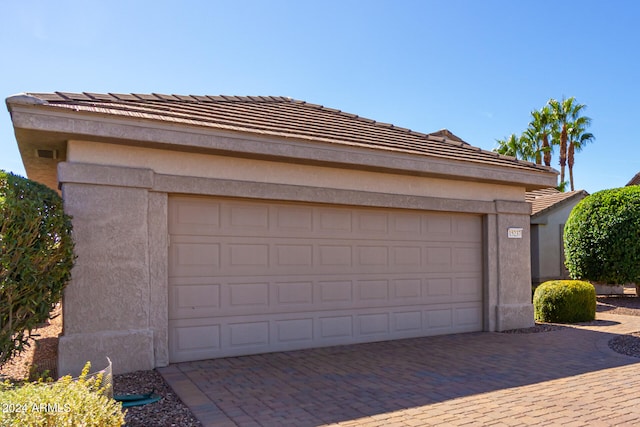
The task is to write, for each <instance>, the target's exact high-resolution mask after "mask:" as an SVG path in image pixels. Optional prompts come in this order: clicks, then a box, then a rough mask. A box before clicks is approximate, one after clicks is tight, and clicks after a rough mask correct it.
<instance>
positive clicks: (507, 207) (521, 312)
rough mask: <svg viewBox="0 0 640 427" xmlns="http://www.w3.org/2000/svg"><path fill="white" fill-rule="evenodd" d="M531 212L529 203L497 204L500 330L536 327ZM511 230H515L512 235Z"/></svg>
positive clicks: (496, 234) (498, 318)
mask: <svg viewBox="0 0 640 427" xmlns="http://www.w3.org/2000/svg"><path fill="white" fill-rule="evenodd" d="M530 209H531V208H530V206H529V204H527V203H526V202H509V201H500V200H498V201H496V213H497V215H496V220H495V240H494V241H495V245H496V253H495V258H496V259H495V268H496V269H497V277H496V279H497V288H496V292H495V294H496V295H495V299H496V324H495V330H497V331H504V330H508V329H516V328H527V327H530V326H533V324H534V318H533V304H532V303H531V264H530V262H531V257H530V253H531V248H530V234H529V220H530V218H529V216H530ZM509 229H512V235H511V236H510V235H509ZM519 230H521V233H520V232H519Z"/></svg>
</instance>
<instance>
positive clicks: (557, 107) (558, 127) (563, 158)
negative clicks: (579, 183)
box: [547, 97, 593, 188]
mask: <svg viewBox="0 0 640 427" xmlns="http://www.w3.org/2000/svg"><path fill="white" fill-rule="evenodd" d="M547 105H548V106H549V109H550V111H551V117H552V126H553V143H554V144H555V145H558V146H559V147H560V182H561V183H563V182H564V171H565V166H566V165H567V155H568V146H567V144H568V142H569V128H571V127H572V126H573V125H574V124H575V123H576V122H577V121H578V119H582V118H583V117H581V115H580V114H581V113H582V111H583V110H584V109H585V108H586V107H587V106H586V105H584V104H578V103H577V102H576V99H575V98H574V97H570V98H566V99H565V98H562V101H560V102H558V101H557V100H555V99H550V100H549V102H548V103H547ZM584 119H587V120H586V126H588V125H589V124H590V122H591V119H589V118H588V117H585V118H584ZM583 131H584V129H583ZM592 139H593V135H592ZM574 144H575V141H574ZM573 151H575V146H574V148H572V151H571V157H572V158H573ZM572 162H573V160H572ZM571 168H573V165H572V166H571ZM572 188H573V185H572Z"/></svg>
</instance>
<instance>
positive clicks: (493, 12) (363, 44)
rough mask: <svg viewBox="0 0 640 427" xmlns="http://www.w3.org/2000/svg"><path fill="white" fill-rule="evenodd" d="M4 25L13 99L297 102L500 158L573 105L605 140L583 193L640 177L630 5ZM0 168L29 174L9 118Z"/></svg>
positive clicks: (235, 6)
mask: <svg viewBox="0 0 640 427" xmlns="http://www.w3.org/2000/svg"><path fill="white" fill-rule="evenodd" d="M0 16H2V18H3V19H2V25H0V43H1V44H0V48H1V50H2V61H1V65H2V67H1V68H0V69H1V71H0V73H1V74H0V95H1V96H2V97H3V98H6V97H8V96H10V95H13V94H16V93H20V92H54V91H69V92H82V91H86V92H125V93H128V92H136V93H152V92H155V93H176V94H195V95H205V94H206V95H218V94H224V95H280V96H290V97H292V98H296V99H301V100H304V101H307V102H311V103H316V104H322V105H325V106H328V107H332V108H337V109H340V110H343V111H347V112H350V113H354V114H358V115H360V116H363V117H368V118H371V119H374V120H378V121H382V122H388V123H393V124H395V125H398V126H402V127H408V128H411V129H413V130H416V131H421V132H433V131H436V130H439V129H442V128H448V129H450V130H451V131H452V132H453V133H455V134H457V135H458V136H460V137H462V138H463V139H465V140H466V141H468V142H469V143H471V144H473V145H476V146H479V147H481V148H484V149H488V150H491V149H493V148H494V147H495V145H496V143H495V140H496V139H497V138H503V137H506V136H508V135H509V134H511V133H517V134H519V133H520V132H522V131H523V130H524V129H525V128H526V126H527V123H528V122H529V118H530V115H529V113H530V111H531V110H533V109H538V108H540V107H542V106H543V105H544V104H545V103H546V101H547V100H548V99H549V98H552V97H553V98H562V97H563V96H566V97H569V96H575V97H576V99H577V101H578V102H580V103H583V104H586V105H587V106H588V108H587V110H586V112H585V114H586V115H588V116H589V117H591V118H592V120H593V123H592V126H591V128H590V131H591V132H592V133H593V134H594V135H595V137H596V140H595V142H594V143H593V144H591V145H589V146H587V147H586V148H585V149H584V151H582V152H581V153H579V154H577V156H576V166H575V171H574V172H575V181H576V187H577V188H583V189H586V190H587V191H589V192H595V191H597V190H601V189H605V188H613V187H620V186H623V185H624V184H626V183H627V182H628V181H629V180H630V179H631V178H632V177H633V176H634V175H635V174H636V173H637V172H639V171H640V156H638V155H637V149H636V135H635V126H636V123H637V121H638V113H639V107H638V105H639V101H640V84H639V83H640V55H639V54H638V53H639V51H640V48H639V47H640V27H639V26H638V25H637V22H638V20H639V18H640V2H636V1H633V0H613V1H608V2H604V1H590V0H582V1H573V0H564V1H551V0H531V1H529V0H509V1H507V0H482V1H481V0H437V1H436V0H422V1H408V0H404V1H403V0H389V1H376V0H359V1H358V0H340V1H334V0H322V1H305V0H270V1H266V0H264V1H248V0H230V1H215V0H213V1H188V0H185V1H177V0H176V1H162V0H154V1H142V0H137V1H136V0H133V1H132V0H126V1H119V0H105V1H101V0H93V1H89V0H86V1H67V0H57V1H55V2H52V1H48V0H46V1H45V0H42V1H35V0H22V1H20V2H17V1H2V2H1V4H0ZM554 164H555V165H554V166H555V167H556V168H559V166H557V158H554ZM0 169H4V170H9V171H13V172H15V173H19V174H21V175H24V169H23V166H22V161H21V159H20V155H19V153H18V150H17V146H16V142H15V137H14V135H13V129H12V126H11V121H10V117H9V114H8V112H7V110H6V107H3V108H0Z"/></svg>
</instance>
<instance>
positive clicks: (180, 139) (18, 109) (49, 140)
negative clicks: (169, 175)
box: [6, 95, 557, 191]
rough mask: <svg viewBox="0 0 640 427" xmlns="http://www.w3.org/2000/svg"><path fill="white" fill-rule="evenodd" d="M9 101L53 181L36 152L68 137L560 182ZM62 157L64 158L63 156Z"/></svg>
mask: <svg viewBox="0 0 640 427" xmlns="http://www.w3.org/2000/svg"><path fill="white" fill-rule="evenodd" d="M6 102H7V106H8V108H9V111H10V112H11V116H12V121H13V125H14V129H15V131H16V138H17V140H18V146H19V148H20V152H21V155H22V159H23V163H24V164H25V170H26V171H27V174H28V175H29V176H32V175H34V179H36V180H40V181H41V182H44V183H45V184H47V185H49V186H52V184H53V185H55V186H57V182H56V181H57V180H56V178H55V177H56V164H54V163H53V162H52V164H51V165H50V170H49V171H48V172H47V173H44V169H45V168H44V167H43V165H42V164H40V163H38V161H36V158H35V157H34V156H33V155H32V154H31V153H33V152H34V147H39V146H47V147H55V148H57V149H58V150H60V151H61V152H63V151H65V150H66V141H68V140H71V139H78V140H92V141H100V142H109V143H117V144H126V145H136V146H145V147H150V148H164V149H173V150H176V149H179V150H185V151H192V152H202V153H210V154H225V155H232V156H238V157H248V158H258V159H267V160H278V161H289V162H294V163H305V164H318V165H324V166H333V167H343V168H357V169H365V170H374V171H384V172H393V173H398V174H409V175H420V176H433V177H441V178H449V179H451V178H453V179H458V180H468V181H477V182H490V183H497V184H503V185H518V186H522V187H524V188H525V189H526V190H527V191H530V190H536V189H541V188H546V187H550V186H554V185H556V182H557V172H556V171H554V170H553V169H544V168H539V169H537V170H536V169H533V168H531V169H526V168H522V169H519V168H517V167H507V166H501V165H490V164H482V163H479V162H477V163H474V162H466V161H457V160H452V159H444V158H436V157H430V156H428V155H424V154H416V153H408V152H404V151H400V150H391V149H374V148H370V147H360V146H357V145H347V144H345V145H342V144H335V143H334V144H331V143H327V142H323V141H318V140H314V139H312V138H310V139H308V140H302V139H300V138H286V137H285V136H280V137H275V136H273V135H267V134H264V133H261V132H255V133H250V132H243V131H234V130H231V129H226V130H220V129H212V128H209V127H202V126H195V125H186V124H175V123H163V122H159V121H156V120H150V119H144V118H132V117H114V116H111V115H109V114H104V113H95V112H84V111H74V110H71V109H60V108H56V107H53V106H49V105H47V103H46V102H43V101H41V100H39V99H38V98H35V97H32V96H29V95H18V96H14V97H10V98H8V99H7V101H6ZM265 142H269V144H265ZM59 160H60V161H64V160H65V158H64V157H63V156H60V158H59ZM44 175H46V176H44Z"/></svg>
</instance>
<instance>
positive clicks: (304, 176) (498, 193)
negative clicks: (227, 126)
mask: <svg viewBox="0 0 640 427" xmlns="http://www.w3.org/2000/svg"><path fill="white" fill-rule="evenodd" d="M67 160H68V161H69V162H79V163H91V164H100V165H112V166H126V167H136V168H149V169H151V170H153V171H154V172H156V173H158V174H167V175H177V176H192V177H203V178H220V179H235V180H242V181H248V182H270V183H276V184H296V185H309V186H314V187H320V188H339V189H348V190H358V191H371V192H380V193H390V194H407V195H416V196H432V197H443V198H450V199H462V200H484V201H493V200H514V201H522V200H524V190H523V188H520V187H517V186H506V185H497V184H485V183H478V182H465V183H464V185H461V183H460V182H456V181H452V180H445V179H436V178H427V177H417V176H406V175H404V176H403V175H397V174H389V173H379V172H367V171H358V170H350V169H336V168H329V167H321V166H311V165H302V164H294V163H279V162H274V161H264V160H253V159H244V158H234V157H228V156H220V155H205V154H197V153H186V152H175V151H169V150H160V149H149V148H142V147H131V146H124V145H115V144H106V143H100V142H90V141H69V146H68V154H67Z"/></svg>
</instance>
